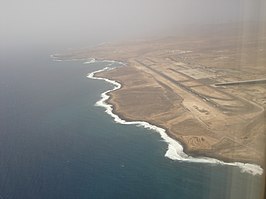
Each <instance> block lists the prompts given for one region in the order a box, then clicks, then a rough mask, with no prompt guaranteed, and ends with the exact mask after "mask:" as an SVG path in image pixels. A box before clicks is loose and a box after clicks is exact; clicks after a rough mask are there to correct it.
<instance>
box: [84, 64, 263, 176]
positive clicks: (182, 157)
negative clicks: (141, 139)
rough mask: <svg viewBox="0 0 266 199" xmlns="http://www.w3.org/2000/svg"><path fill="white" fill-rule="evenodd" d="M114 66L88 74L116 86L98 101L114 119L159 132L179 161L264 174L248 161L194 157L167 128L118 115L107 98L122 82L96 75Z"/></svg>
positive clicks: (171, 155)
mask: <svg viewBox="0 0 266 199" xmlns="http://www.w3.org/2000/svg"><path fill="white" fill-rule="evenodd" d="M112 69H113V68H109V67H105V68H103V69H101V70H97V71H94V72H92V73H90V74H88V76H87V77H88V78H90V79H97V80H104V81H106V82H108V83H111V84H113V85H114V88H113V89H111V90H108V91H105V92H104V93H102V94H101V99H100V100H99V101H98V102H96V104H95V105H96V106H101V107H104V108H105V109H106V110H105V112H106V113H107V114H109V115H110V116H112V117H113V119H114V121H115V122H117V123H120V124H133V125H137V126H142V127H144V128H147V129H151V130H154V131H156V132H158V133H159V134H160V135H161V137H162V139H163V140H164V141H165V142H166V143H167V144H168V149H167V151H166V153H165V157H168V158H170V159H172V160H179V161H184V162H194V163H208V164H215V165H230V166H237V167H239V168H240V170H241V172H247V173H250V174H252V175H262V174H263V169H262V168H261V167H260V166H258V165H255V164H248V163H241V162H233V163H227V162H223V161H220V160H217V159H214V158H208V157H192V156H189V155H187V154H185V153H184V150H183V147H182V145H181V144H180V143H179V142H177V141H176V140H174V139H172V138H171V137H169V136H168V135H167V134H166V131H165V129H163V128H160V127H157V126H155V125H151V124H149V123H148V122H144V121H132V122H128V121H125V120H123V119H121V118H120V117H119V116H118V115H116V114H114V113H113V108H112V105H110V104H107V103H106V100H107V99H109V97H110V96H109V95H108V93H110V92H111V91H115V90H118V89H120V88H121V84H119V83H118V82H116V81H114V80H110V79H107V78H102V77H95V74H96V73H99V72H103V71H106V70H112Z"/></svg>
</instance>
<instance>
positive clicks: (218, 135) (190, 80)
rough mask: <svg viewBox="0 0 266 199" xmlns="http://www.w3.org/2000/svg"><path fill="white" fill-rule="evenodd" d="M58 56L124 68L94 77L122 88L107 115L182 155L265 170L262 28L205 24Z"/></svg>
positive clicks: (265, 41)
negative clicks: (171, 143)
mask: <svg viewBox="0 0 266 199" xmlns="http://www.w3.org/2000/svg"><path fill="white" fill-rule="evenodd" d="M58 56H59V57H60V58H61V59H66V58H67V59H69V58H92V57H93V58H96V59H99V60H104V59H109V60H118V61H122V62H124V63H126V66H125V67H119V68H116V69H114V70H110V71H106V72H103V73H99V74H97V75H98V76H102V77H106V78H108V79H113V80H116V81H118V82H120V83H121V84H122V85H123V86H122V88H121V89H120V90H117V91H114V92H112V93H111V98H110V100H109V103H111V104H112V105H113V107H114V111H115V112H116V113H117V114H119V115H120V116H121V117H123V118H125V119H127V120H144V121H148V122H150V123H152V124H155V125H158V126H161V127H163V128H165V129H166V130H167V132H168V134H169V135H170V136H171V137H173V138H175V139H176V140H178V141H180V142H181V143H182V144H183V146H184V149H185V152H186V153H188V154H190V155H193V156H208V157H214V158H217V159H221V160H224V161H230V162H232V161H239V162H248V163H255V164H259V165H264V145H265V108H266V81H265V79H266V28H265V26H263V25H261V24H229V25H228V24H224V25H219V26H218V25H216V26H206V27H201V28H195V29H187V30H184V31H183V33H182V32H181V33H180V34H177V35H176V36H171V37H167V38H164V39H151V40H143V41H140V40H138V41H131V42H120V43H107V44H103V45H100V46H97V47H95V48H92V49H87V50H84V49H83V50H77V51H73V52H70V53H66V54H62V55H58ZM250 80H252V81H251V82H246V81H250ZM253 80H254V81H253ZM228 82H229V84H223V83H228ZM230 82H231V83H230ZM232 82H233V83H232Z"/></svg>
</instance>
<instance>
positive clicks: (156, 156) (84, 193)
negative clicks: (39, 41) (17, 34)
mask: <svg viewBox="0 0 266 199" xmlns="http://www.w3.org/2000/svg"><path fill="white" fill-rule="evenodd" d="M52 53H53V51H50V50H38V49H37V50H24V51H16V52H13V53H6V54H5V56H3V55H1V66H0V67H1V68H0V70H1V71H0V82H1V84H0V199H2V198H4V199H38V198H40V199H42V198H43V199H94V198H95V199H101V198H115V199H120V198H121V199H127V198H129V199H131V198H132V199H136V198H141V199H142V198H143V199H149V198H151V199H157V198H158V199H164V198H165V199H172V198H178V199H194V198H195V199H207V198H210V199H227V198H228V199H229V198H230V199H238V198H239V199H250V198H251V199H256V198H259V194H260V192H261V191H262V187H261V182H262V178H261V176H259V175H252V174H249V173H243V172H241V170H240V169H239V168H238V167H234V166H229V165H213V164H203V163H190V162H182V161H175V160H171V159H169V158H167V157H165V153H166V151H167V148H168V145H167V143H166V142H165V141H164V140H163V139H162V138H161V136H160V134H158V133H157V132H155V131H153V130H149V129H145V128H143V127H138V126H136V125H125V124H118V123H116V122H114V120H113V118H112V117H111V116H110V115H108V114H106V113H105V109H104V108H103V107H98V106H95V103H96V102H97V101H99V100H100V99H101V94H102V93H103V92H105V91H107V90H110V89H112V88H113V85H111V84H109V83H107V82H105V81H102V80H93V79H89V78H87V75H88V74H89V73H91V72H93V71H96V70H100V69H102V68H104V67H106V66H108V64H110V63H107V62H96V63H93V64H89V65H86V64H83V62H84V61H60V62H59V61H54V60H53V59H51V58H50V55H51V54H52ZM113 66H115V63H114V64H113Z"/></svg>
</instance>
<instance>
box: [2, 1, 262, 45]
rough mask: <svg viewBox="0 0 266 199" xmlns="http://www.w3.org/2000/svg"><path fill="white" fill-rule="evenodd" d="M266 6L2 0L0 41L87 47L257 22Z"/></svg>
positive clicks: (211, 3) (244, 3) (215, 3)
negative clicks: (186, 27) (187, 27)
mask: <svg viewBox="0 0 266 199" xmlns="http://www.w3.org/2000/svg"><path fill="white" fill-rule="evenodd" d="M265 7H266V5H265V0H1V6H0V42H1V43H2V44H5V45H8V44H13V45H15V44H18V43H28V42H31V43H35V44H41V43H49V42H54V43H56V42H58V44H60V43H66V44H67V45H69V46H71V45H74V44H76V45H82V44H84V46H85V45H86V44H87V43H90V42H92V41H95V42H101V41H108V40H113V39H119V38H127V37H130V36H132V37H133V36H134V37H136V36H141V35H148V34H150V33H151V32H158V33H161V32H170V31H173V30H175V29H176V28H177V27H178V26H180V25H181V24H188V23H189V24H195V23H196V24H200V23H221V22H230V21H239V20H242V19H245V20H247V19H248V20H250V19H252V20H258V19H262V18H265ZM263 9H264V10H263ZM262 15H264V16H262Z"/></svg>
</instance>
